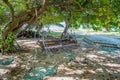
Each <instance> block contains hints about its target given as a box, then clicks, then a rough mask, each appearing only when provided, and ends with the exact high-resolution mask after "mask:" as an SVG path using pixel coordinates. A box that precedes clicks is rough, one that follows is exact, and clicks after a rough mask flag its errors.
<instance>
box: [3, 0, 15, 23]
mask: <svg viewBox="0 0 120 80" xmlns="http://www.w3.org/2000/svg"><path fill="white" fill-rule="evenodd" d="M3 2H4V3H5V4H6V5H7V6H8V7H9V9H10V12H11V15H12V21H13V20H14V9H13V7H12V5H11V4H10V3H9V2H8V0H3Z"/></svg>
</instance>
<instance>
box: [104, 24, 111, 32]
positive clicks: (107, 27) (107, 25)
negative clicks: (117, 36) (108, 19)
mask: <svg viewBox="0 0 120 80" xmlns="http://www.w3.org/2000/svg"><path fill="white" fill-rule="evenodd" d="M105 28H106V31H108V32H109V31H110V29H109V24H108V23H107V24H106V26H105Z"/></svg>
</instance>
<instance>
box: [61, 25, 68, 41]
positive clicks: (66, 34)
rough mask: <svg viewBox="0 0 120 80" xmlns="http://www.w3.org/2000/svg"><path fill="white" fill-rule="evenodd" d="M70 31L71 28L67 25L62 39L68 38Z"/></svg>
mask: <svg viewBox="0 0 120 80" xmlns="http://www.w3.org/2000/svg"><path fill="white" fill-rule="evenodd" d="M68 29H69V27H68V25H66V27H65V29H64V31H63V33H62V35H61V39H64V38H66V37H67V36H68Z"/></svg>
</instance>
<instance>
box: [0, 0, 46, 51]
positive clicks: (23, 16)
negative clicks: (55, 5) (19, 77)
mask: <svg viewBox="0 0 120 80" xmlns="http://www.w3.org/2000/svg"><path fill="white" fill-rule="evenodd" d="M4 2H5V3H6V5H7V6H8V7H10V10H11V13H12V21H11V22H10V23H9V24H8V25H7V26H6V28H5V29H4V31H3V33H2V50H1V51H2V53H4V50H5V48H6V47H7V45H6V44H5V40H6V39H7V37H8V35H9V34H10V33H11V32H15V31H16V30H18V29H19V28H21V27H22V26H23V25H24V24H26V23H28V24H29V23H34V22H35V21H36V20H37V18H38V17H39V16H40V15H41V14H43V12H44V11H45V9H46V7H47V0H44V1H43V5H42V7H41V8H39V9H37V15H36V12H35V9H31V11H30V12H27V11H25V12H22V13H19V14H18V15H14V10H13V7H12V5H11V4H10V3H9V2H8V1H6V0H4Z"/></svg>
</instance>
